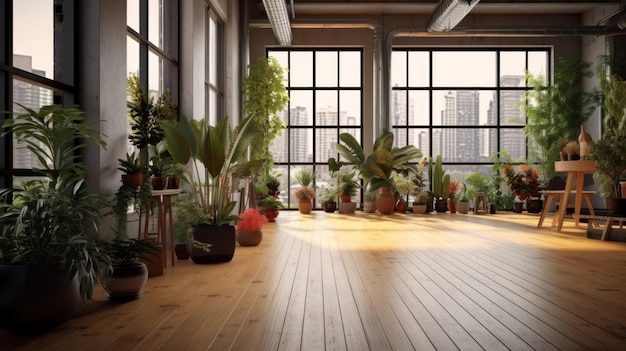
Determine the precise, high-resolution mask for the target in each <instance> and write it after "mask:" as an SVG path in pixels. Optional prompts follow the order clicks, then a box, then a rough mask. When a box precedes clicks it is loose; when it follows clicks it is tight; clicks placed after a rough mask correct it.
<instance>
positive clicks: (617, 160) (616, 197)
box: [590, 134, 626, 214]
mask: <svg viewBox="0 0 626 351" xmlns="http://www.w3.org/2000/svg"><path fill="white" fill-rule="evenodd" d="M590 156H591V159H593V160H594V161H595V164H596V173H594V179H595V180H596V181H597V182H598V183H599V184H600V187H599V188H600V194H601V195H602V196H604V197H605V198H606V204H607V209H608V211H609V213H610V214H625V213H626V200H624V197H625V195H626V194H623V193H621V186H620V179H623V178H622V177H624V176H625V175H626V143H624V138H623V137H621V136H618V135H615V134H609V135H603V136H602V138H600V139H599V140H597V141H596V142H595V143H593V144H592V145H591V147H590Z"/></svg>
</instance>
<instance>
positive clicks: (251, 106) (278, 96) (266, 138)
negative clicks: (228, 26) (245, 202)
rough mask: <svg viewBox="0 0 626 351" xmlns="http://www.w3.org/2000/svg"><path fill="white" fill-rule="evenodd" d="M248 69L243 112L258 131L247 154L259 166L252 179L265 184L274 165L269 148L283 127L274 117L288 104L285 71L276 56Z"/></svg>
mask: <svg viewBox="0 0 626 351" xmlns="http://www.w3.org/2000/svg"><path fill="white" fill-rule="evenodd" d="M247 68H248V75H247V76H246V77H245V78H244V79H243V82H242V87H243V91H242V94H243V97H244V98H245V100H244V107H243V109H244V111H243V112H244V115H245V116H246V117H248V118H250V119H251V123H252V124H253V126H254V127H255V128H256V129H257V130H258V131H259V133H258V134H257V136H256V138H255V140H254V141H253V145H254V147H253V148H252V149H251V154H250V160H252V161H253V162H259V165H258V167H255V171H254V173H255V174H252V175H251V178H252V179H255V180H256V181H261V182H265V181H267V180H268V179H269V178H270V171H271V170H272V166H273V164H274V157H273V155H272V153H271V152H270V146H271V145H272V143H273V142H274V140H275V139H276V138H277V137H279V136H280V135H281V133H282V130H283V129H284V128H285V123H284V122H283V121H282V120H281V118H280V117H279V116H278V115H277V113H278V112H279V111H282V110H283V109H284V108H285V106H287V102H288V101H289V94H288V93H287V90H286V88H285V84H284V80H285V78H284V75H285V68H284V67H282V66H281V65H280V63H279V62H278V60H277V59H276V58H275V57H258V58H257V59H256V61H255V62H253V63H250V64H249V65H248V67H247ZM256 181H255V182H256ZM255 182H251V183H250V184H254V183H255ZM254 191H256V187H254V186H251V187H250V193H251V194H252V193H253V192H254ZM262 194H264V193H262ZM253 198H255V197H253Z"/></svg>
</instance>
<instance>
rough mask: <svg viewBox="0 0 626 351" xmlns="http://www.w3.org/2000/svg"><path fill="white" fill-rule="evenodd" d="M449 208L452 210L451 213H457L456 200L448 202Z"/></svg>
mask: <svg viewBox="0 0 626 351" xmlns="http://www.w3.org/2000/svg"><path fill="white" fill-rule="evenodd" d="M448 208H449V209H450V213H456V201H454V199H449V200H448Z"/></svg>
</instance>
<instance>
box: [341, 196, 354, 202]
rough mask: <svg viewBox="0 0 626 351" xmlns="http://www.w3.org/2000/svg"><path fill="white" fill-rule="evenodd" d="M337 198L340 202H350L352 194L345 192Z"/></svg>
mask: <svg viewBox="0 0 626 351" xmlns="http://www.w3.org/2000/svg"><path fill="white" fill-rule="evenodd" d="M339 198H340V199H341V202H350V201H351V200H352V196H350V195H346V194H341V195H339Z"/></svg>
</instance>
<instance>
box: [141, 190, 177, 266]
mask: <svg viewBox="0 0 626 351" xmlns="http://www.w3.org/2000/svg"><path fill="white" fill-rule="evenodd" d="M180 192H181V189H165V190H152V195H151V199H150V201H156V203H157V208H156V211H157V212H156V213H157V218H158V225H157V228H158V233H157V237H158V240H159V241H160V242H161V243H162V244H163V268H167V241H168V238H167V232H168V229H169V234H170V237H169V242H170V256H171V260H172V266H174V264H175V262H176V256H175V250H174V245H175V242H174V216H173V214H172V197H174V196H176V195H178V194H180ZM149 218H150V208H148V210H147V211H146V218H145V223H144V235H143V236H144V238H146V237H147V236H148V230H149V229H148V228H149V220H148V219H149ZM139 222H140V225H139V228H140V230H141V217H140V220H139ZM168 224H169V225H168Z"/></svg>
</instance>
